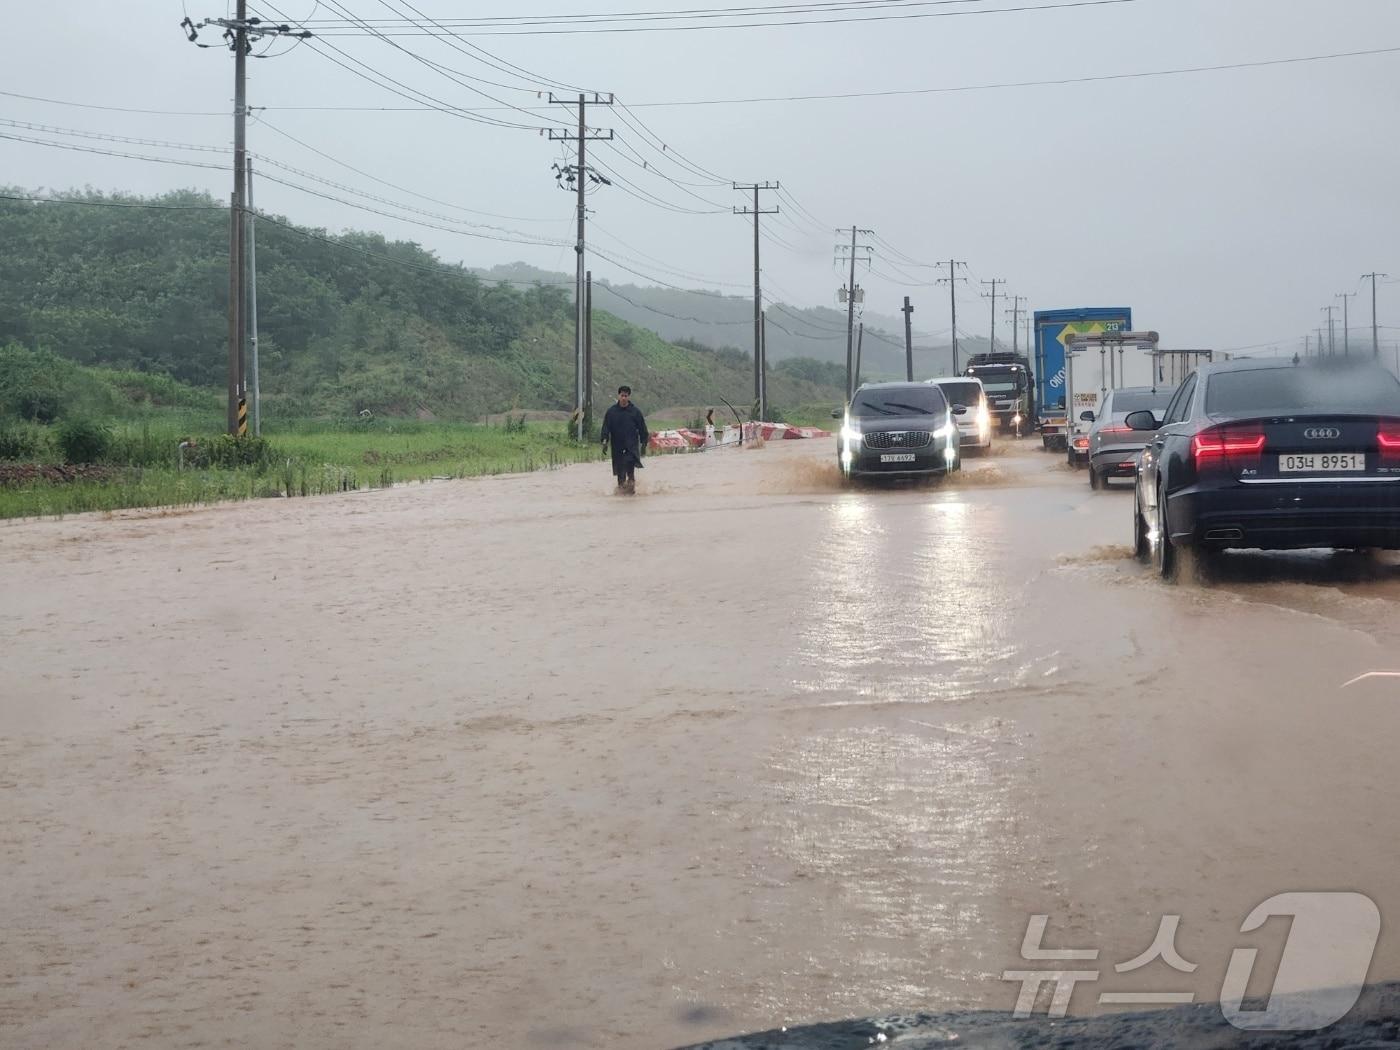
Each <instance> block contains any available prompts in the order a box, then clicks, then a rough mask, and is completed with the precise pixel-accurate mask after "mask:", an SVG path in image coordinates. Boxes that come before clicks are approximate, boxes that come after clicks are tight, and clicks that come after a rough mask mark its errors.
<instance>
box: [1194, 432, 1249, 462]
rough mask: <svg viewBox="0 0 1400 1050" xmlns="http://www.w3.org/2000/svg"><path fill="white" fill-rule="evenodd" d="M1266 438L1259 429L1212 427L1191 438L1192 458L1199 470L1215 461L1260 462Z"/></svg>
mask: <svg viewBox="0 0 1400 1050" xmlns="http://www.w3.org/2000/svg"><path fill="white" fill-rule="evenodd" d="M1265 440H1266V439H1265V437H1264V435H1263V434H1262V433H1260V432H1259V431H1257V430H1239V429H1236V430H1231V429H1229V428H1226V427H1211V428H1209V429H1207V430H1202V431H1201V432H1200V433H1199V434H1197V435H1196V436H1195V437H1193V438H1192V439H1191V459H1192V461H1193V462H1194V463H1195V464H1196V469H1197V470H1200V469H1201V468H1202V467H1205V466H1209V465H1211V464H1213V463H1228V464H1230V465H1236V464H1239V463H1249V462H1258V460H1259V457H1260V455H1261V454H1262V453H1263V451H1264V443H1265Z"/></svg>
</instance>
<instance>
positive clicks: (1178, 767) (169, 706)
mask: <svg viewBox="0 0 1400 1050" xmlns="http://www.w3.org/2000/svg"><path fill="white" fill-rule="evenodd" d="M833 460H834V456H833V455H832V452H831V448H830V443H829V442H820V443H818V442H811V443H808V442H786V443H782V444H776V445H770V446H768V447H767V448H765V449H761V450H745V451H742V452H740V451H733V450H731V451H725V452H720V453H712V454H707V455H703V456H699V455H697V456H689V457H684V458H681V457H676V458H668V459H660V460H655V459H654V460H650V461H649V462H648V466H647V468H646V469H645V470H644V471H643V472H642V476H641V480H640V482H639V488H640V494H639V495H638V496H636V497H635V498H630V499H629V498H625V497H615V496H613V495H612V494H611V492H610V483H611V479H610V478H608V477H607V476H606V473H607V472H606V467H604V466H602V465H597V466H588V467H578V468H570V469H568V470H563V471H559V472H554V473H547V474H536V475H530V476H524V477H507V478H495V479H482V480H476V481H464V482H454V483H442V484H436V485H430V486H421V487H409V488H400V489H394V490H389V491H378V492H367V493H358V494H349V495H345V496H340V497H326V498H321V499H311V500H298V501H293V502H276V503H258V504H245V505H233V506H220V507H213V508H205V509H199V510H195V511H181V512H176V513H170V514H159V513H146V514H141V513H130V514H120V515H116V516H114V517H112V518H110V519H103V518H100V517H81V518H74V519H70V520H67V521H61V522H25V523H5V524H0V579H2V580H3V581H4V582H3V585H0V630H3V636H4V638H5V645H4V647H3V648H0V683H3V685H0V692H3V696H0V718H3V724H4V727H5V728H4V737H3V740H0V814H3V818H4V819H3V821H0V870H3V873H4V879H3V882H2V883H0V923H3V929H4V930H5V950H4V952H3V953H0V1045H4V1046H6V1047H11V1046H13V1047H36V1048H37V1047H52V1046H93V1047H96V1046H102V1047H109V1046H110V1047H116V1046H137V1045H140V1046H143V1047H158V1048H165V1047H186V1046H205V1047H218V1046H242V1045H252V1046H259V1047H280V1046H298V1047H313V1048H322V1047H324V1048H333V1047H335V1048H339V1047H379V1046H384V1045H398V1046H406V1047H415V1048H428V1047H464V1046H486V1045H489V1044H499V1043H500V1042H501V1041H503V1040H510V1041H511V1042H512V1044H513V1045H525V1046H540V1047H567V1046H580V1047H601V1046H607V1047H617V1048H622V1050H628V1048H634V1047H635V1048H652V1047H665V1046H673V1045H678V1044H682V1043H687V1042H695V1041H699V1040H701V1039H706V1038H713V1037H716V1036H720V1035H724V1034H728V1033H735V1032H739V1031H744V1030H754V1029H764V1028H771V1027H774V1026H777V1025H781V1024H789V1025H792V1024H799V1023H809V1022H813V1021H818V1020H824V1019H832V1018H840V1017H845V1016H856V1015H868V1014H871V1013H877V1012H882V1011H888V1010H892V1009H926V1010H942V1009H949V1008H954V1007H978V1008H991V1009H1010V1008H1011V1006H1012V1005H1013V1004H1014V1003H1015V1001H1016V996H1017V992H1018V990H1019V986H1018V985H1016V984H1014V983H1008V982H1006V981H1003V980H1002V979H1001V978H1002V974H1003V971H1005V970H1008V969H1012V970H1019V969H1027V968H1036V967H1037V965H1039V966H1041V967H1052V966H1058V967H1061V968H1064V967H1069V968H1083V967H1086V966H1087V967H1092V968H1097V969H1098V970H1101V971H1103V972H1102V975H1101V976H1100V978H1099V980H1098V981H1097V982H1096V983H1092V984H1089V983H1086V984H1084V985H1082V986H1080V987H1079V988H1078V989H1077V990H1076V992H1075V995H1074V998H1073V1000H1072V1003H1071V1006H1072V1009H1073V1010H1074V1011H1075V1012H1077V1013H1094V1012H1098V1011H1101V1010H1103V1009H1105V1007H1104V1006H1103V1005H1101V1004H1100V1003H1099V1001H1098V995H1099V994H1100V993H1102V992H1104V991H1105V990H1108V991H1116V992H1119V993H1126V992H1133V991H1143V990H1151V991H1157V992H1175V991H1189V992H1192V993H1194V994H1195V996H1196V998H1197V1000H1198V1001H1202V1000H1214V999H1216V998H1217V997H1218V996H1219V992H1220V987H1221V981H1222V978H1223V975H1224V971H1225V966H1226V963H1227V962H1228V960H1229V956H1230V951H1231V949H1232V948H1233V947H1235V946H1238V945H1245V944H1257V945H1260V946H1261V947H1262V948H1263V949H1264V950H1263V951H1262V952H1261V956H1267V955H1268V954H1269V951H1270V946H1271V945H1272V946H1273V949H1272V950H1273V953H1274V958H1275V959H1276V958H1277V956H1278V954H1279V953H1280V952H1281V950H1282V949H1281V942H1282V936H1283V935H1285V934H1286V932H1287V931H1286V927H1285V928H1284V929H1283V930H1282V931H1278V930H1274V929H1273V928H1272V925H1271V927H1270V928H1268V929H1266V930H1265V931H1264V933H1263V934H1260V935H1251V936H1252V937H1253V938H1254V939H1252V940H1251V939H1250V937H1247V936H1244V935H1241V934H1240V932H1239V930H1240V925H1241V923H1242V922H1243V920H1244V918H1245V916H1246V915H1248V913H1249V912H1250V911H1251V909H1253V908H1254V906H1255V905H1257V904H1258V903H1260V902H1261V901H1263V900H1265V899H1266V898H1268V897H1270V896H1272V895H1274V894H1277V893H1282V892H1285V891H1294V890H1316V889H1328V890H1357V891H1360V892H1363V893H1365V894H1367V895H1369V896H1370V897H1372V898H1373V899H1374V900H1375V901H1376V903H1377V904H1378V905H1379V907H1380V911H1381V914H1382V917H1383V926H1382V934H1381V940H1380V943H1379V945H1378V947H1377V950H1376V955H1375V959H1374V962H1373V964H1372V968H1371V971H1370V979H1371V980H1373V981H1377V980H1386V979H1396V978H1400V935H1397V933H1396V932H1395V930H1394V928H1393V927H1394V922H1393V919H1394V918H1396V917H1400V874H1397V873H1400V836H1397V830H1398V829H1397V818H1396V813H1395V810H1396V807H1395V800H1396V798H1397V796H1400V763H1397V762H1396V761H1395V757H1394V756H1395V750H1396V741H1397V740H1400V679H1385V678H1372V679H1367V680H1365V681H1361V682H1358V683H1356V684H1352V685H1347V683H1348V682H1351V681H1352V680H1353V679H1356V678H1357V677H1358V676H1359V675H1362V674H1365V673H1367V672H1371V671H1385V670H1392V671H1400V567H1397V563H1396V562H1395V561H1393V560H1383V561H1381V562H1380V563H1373V562H1365V561H1361V560H1359V559H1356V558H1347V557H1341V556H1327V555H1319V554H1298V555H1288V556H1282V557H1278V556H1274V557H1264V556H1255V555H1239V556H1234V557H1231V558H1229V559H1228V560H1227V561H1226V562H1225V563H1224V565H1223V566H1222V569H1221V571H1220V575H1219V579H1218V580H1216V581H1215V582H1214V584H1213V585H1211V586H1209V587H1202V586H1195V585H1183V586H1179V587H1167V586H1164V585H1161V584H1159V583H1157V582H1156V581H1154V580H1153V579H1151V578H1150V576H1149V575H1148V573H1147V571H1146V570H1145V569H1143V568H1141V567H1139V566H1138V565H1136V564H1135V563H1134V562H1133V561H1132V560H1131V558H1130V556H1129V551H1128V547H1127V543H1128V538H1129V535H1130V530H1129V507H1130V504H1131V499H1132V496H1131V492H1130V491H1129V490H1127V489H1126V488H1121V487H1120V488H1118V489H1115V490H1113V491H1109V492H1103V493H1092V492H1091V491H1090V490H1089V487H1088V485H1087V483H1086V481H1085V478H1084V476H1083V475H1082V474H1076V473H1071V472H1070V471H1069V470H1068V469H1067V468H1065V467H1064V466H1063V465H1062V461H1061V460H1060V459H1058V458H1056V457H1050V456H1048V455H1045V454H1042V453H1040V452H1038V451H1037V450H1036V449H1035V448H1034V447H1033V446H1031V445H1030V444H1026V445H1021V446H1017V447H1015V448H1014V449H1006V450H1003V451H1000V452H999V454H997V455H994V456H992V457H990V458H987V459H983V460H970V461H968V463H967V469H966V470H965V472H964V474H963V475H962V476H961V477H960V478H957V479H955V480H953V481H950V482H948V483H945V484H942V485H940V486H935V487H932V488H923V487H920V488H861V489H857V490H855V491H844V490H842V488H841V487H840V486H839V484H837V479H836V475H835V471H834V466H833V463H832V461H833ZM1036 914H1043V915H1047V916H1049V919H1048V930H1047V933H1046V935H1045V938H1044V944H1045V946H1046V947H1054V948H1076V949H1087V948H1097V949H1099V950H1100V954H1099V958H1098V961H1097V962H1096V963H1091V964H1084V963H1078V962H1076V963H1041V964H1035V963H1027V962H1025V961H1023V959H1022V957H1021V948H1022V939H1023V937H1024V935H1025V932H1026V927H1027V922H1028V919H1029V918H1030V916H1032V915H1036ZM1163 915H1179V916H1181V919H1180V925H1179V930H1178V933H1177V936H1176V940H1175V944H1176V948H1177V949H1178V950H1179V952H1180V955H1181V956H1182V957H1184V959H1185V960H1187V961H1189V962H1190V963H1194V964H1196V968H1195V969H1194V970H1193V971H1192V972H1190V973H1184V972H1180V971H1178V970H1176V969H1172V968H1171V967H1168V966H1167V965H1166V964H1165V963H1164V962H1162V961H1160V960H1158V961H1157V962H1155V963H1153V964H1151V965H1150V966H1146V967H1144V968H1142V969H1138V970H1135V971H1133V972H1126V973H1116V972H1115V970H1114V964H1118V963H1122V962H1124V961H1127V960H1131V959H1133V958H1134V957H1136V956H1139V955H1141V954H1142V953H1143V952H1144V950H1145V949H1147V948H1148V946H1149V945H1150V944H1151V943H1152V941H1153V939H1154V936H1155V934H1156V933H1157V930H1158V925H1159V921H1160V919H1161V917H1162V916H1163ZM1271 938H1272V939H1271ZM1261 965H1262V964H1261ZM1256 990H1262V991H1267V983H1266V984H1265V985H1264V987H1263V988H1262V989H1255V988H1254V987H1253V986H1251V992H1253V991H1256Z"/></svg>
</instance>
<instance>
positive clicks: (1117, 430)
mask: <svg viewBox="0 0 1400 1050" xmlns="http://www.w3.org/2000/svg"><path fill="white" fill-rule="evenodd" d="M1132 432H1133V428H1132V427H1103V428H1101V429H1100V430H1099V433H1100V434H1131V433H1132Z"/></svg>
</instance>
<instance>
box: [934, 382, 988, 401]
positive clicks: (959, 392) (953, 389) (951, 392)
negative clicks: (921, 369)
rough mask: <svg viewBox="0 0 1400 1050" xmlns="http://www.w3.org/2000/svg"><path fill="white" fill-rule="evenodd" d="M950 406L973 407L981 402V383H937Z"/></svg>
mask: <svg viewBox="0 0 1400 1050" xmlns="http://www.w3.org/2000/svg"><path fill="white" fill-rule="evenodd" d="M938 389H939V390H942V391H943V396H944V397H946V398H947V399H948V403H949V404H950V405H975V404H977V403H978V402H979V401H981V400H982V384H981V383H939V384H938Z"/></svg>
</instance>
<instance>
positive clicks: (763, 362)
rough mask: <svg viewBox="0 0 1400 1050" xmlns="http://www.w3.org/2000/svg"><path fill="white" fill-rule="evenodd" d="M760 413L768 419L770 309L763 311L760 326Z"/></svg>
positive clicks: (760, 415) (763, 417)
mask: <svg viewBox="0 0 1400 1050" xmlns="http://www.w3.org/2000/svg"><path fill="white" fill-rule="evenodd" d="M758 336H759V338H758V357H759V367H758V415H759V418H760V419H762V420H765V421H766V420H767V419H768V311H767V310H764V311H763V316H762V317H761V318H760V319H759V326H758Z"/></svg>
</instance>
